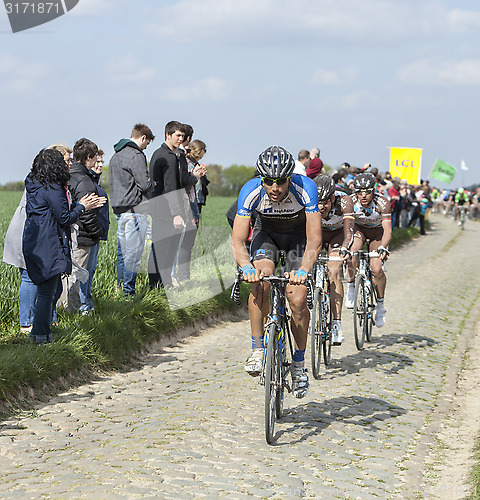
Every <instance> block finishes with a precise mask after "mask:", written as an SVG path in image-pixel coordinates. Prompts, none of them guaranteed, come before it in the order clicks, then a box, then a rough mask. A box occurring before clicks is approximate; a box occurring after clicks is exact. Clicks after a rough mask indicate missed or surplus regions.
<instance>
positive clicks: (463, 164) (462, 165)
mask: <svg viewBox="0 0 480 500" xmlns="http://www.w3.org/2000/svg"><path fill="white" fill-rule="evenodd" d="M460 168H461V169H462V170H468V167H467V166H466V165H465V162H464V161H463V160H462V164H461V167H460Z"/></svg>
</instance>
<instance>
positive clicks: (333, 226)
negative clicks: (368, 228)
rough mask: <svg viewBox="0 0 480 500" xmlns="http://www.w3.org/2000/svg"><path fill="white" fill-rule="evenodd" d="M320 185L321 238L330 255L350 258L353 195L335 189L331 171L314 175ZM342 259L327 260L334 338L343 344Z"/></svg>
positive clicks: (335, 342) (335, 341)
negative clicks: (329, 173)
mask: <svg viewBox="0 0 480 500" xmlns="http://www.w3.org/2000/svg"><path fill="white" fill-rule="evenodd" d="M313 181H314V182H315V184H316V185H317V191H318V208H319V210H320V214H321V216H322V242H323V245H324V246H327V248H328V255H329V256H333V257H339V256H342V257H343V259H344V260H347V259H348V258H349V256H350V252H349V251H348V249H349V248H350V247H351V245H352V243H353V225H354V216H353V202H352V199H351V198H350V196H348V195H347V194H346V193H344V192H342V191H336V187H335V182H334V181H333V179H332V177H330V176H329V175H318V176H317V177H315V179H313ZM342 267H343V264H342V262H341V261H329V262H328V274H329V279H330V302H331V309H332V314H333V320H332V342H333V344H334V345H340V344H341V343H342V342H343V333H342V324H341V321H342V305H343V283H342Z"/></svg>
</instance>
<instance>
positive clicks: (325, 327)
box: [322, 282, 332, 366]
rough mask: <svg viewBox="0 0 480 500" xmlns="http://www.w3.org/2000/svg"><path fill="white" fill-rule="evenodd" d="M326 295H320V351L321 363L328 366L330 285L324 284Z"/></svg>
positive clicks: (330, 325)
mask: <svg viewBox="0 0 480 500" xmlns="http://www.w3.org/2000/svg"><path fill="white" fill-rule="evenodd" d="M324 290H326V291H327V294H325V295H324V294H322V351H323V362H324V363H325V366H328V364H329V363H330V359H331V357H332V309H331V307H330V283H328V282H327V283H325V284H324Z"/></svg>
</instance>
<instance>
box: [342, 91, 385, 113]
mask: <svg viewBox="0 0 480 500" xmlns="http://www.w3.org/2000/svg"><path fill="white" fill-rule="evenodd" d="M379 101H380V99H379V97H378V96H377V94H375V93H374V92H371V91H370V90H356V91H354V92H351V93H350V94H347V95H344V96H343V97H341V98H340V103H341V105H342V107H343V108H344V109H347V110H353V109H358V108H361V109H372V108H373V107H375V106H377V105H378V103H379Z"/></svg>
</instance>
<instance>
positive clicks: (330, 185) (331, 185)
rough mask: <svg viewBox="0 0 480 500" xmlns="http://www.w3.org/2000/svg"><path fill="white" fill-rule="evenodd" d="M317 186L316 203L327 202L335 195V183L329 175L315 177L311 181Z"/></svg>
mask: <svg viewBox="0 0 480 500" xmlns="http://www.w3.org/2000/svg"><path fill="white" fill-rule="evenodd" d="M313 180H314V182H315V184H316V185H317V191H318V201H327V200H329V199H330V198H331V197H332V195H333V194H334V193H335V182H334V180H333V179H332V178H331V177H330V176H329V175H317V177H315V179H313Z"/></svg>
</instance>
